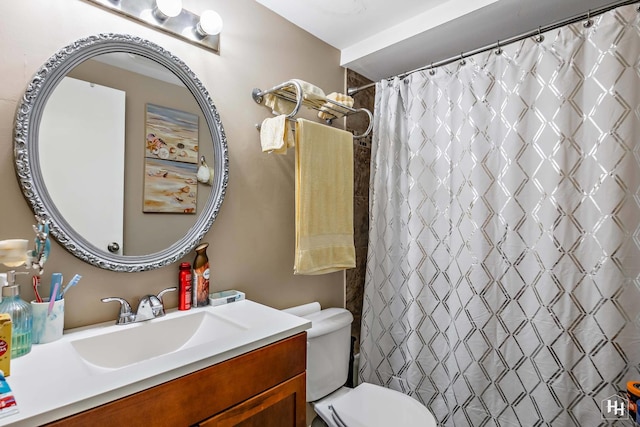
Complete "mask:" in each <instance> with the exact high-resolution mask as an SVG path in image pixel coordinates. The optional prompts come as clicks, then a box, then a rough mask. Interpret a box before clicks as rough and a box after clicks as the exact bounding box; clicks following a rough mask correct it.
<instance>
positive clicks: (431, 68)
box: [429, 62, 436, 76]
mask: <svg viewBox="0 0 640 427" xmlns="http://www.w3.org/2000/svg"><path fill="white" fill-rule="evenodd" d="M429 74H430V75H432V76H435V75H436V70H435V68H433V62H432V63H431V67H430V68H429Z"/></svg>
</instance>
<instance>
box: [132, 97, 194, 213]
mask: <svg viewBox="0 0 640 427" xmlns="http://www.w3.org/2000/svg"><path fill="white" fill-rule="evenodd" d="M145 135H146V141H145V156H144V161H145V165H144V203H143V212H145V213H152V212H163V213H186V214H195V213H196V200H197V195H198V181H197V179H196V175H197V171H198V116H197V115H196V114H192V113H188V112H185V111H180V110H175V109H173V108H167V107H161V106H159V105H154V104H147V109H146V120H145Z"/></svg>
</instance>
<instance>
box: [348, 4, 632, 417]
mask: <svg viewBox="0 0 640 427" xmlns="http://www.w3.org/2000/svg"><path fill="white" fill-rule="evenodd" d="M638 15H639V14H638V12H637V11H636V9H635V7H634V6H624V7H619V8H617V9H615V10H613V11H610V12H607V13H606V14H603V15H600V16H598V17H593V18H592V20H593V21H594V22H593V25H591V26H585V25H583V23H582V22H580V23H576V24H573V25H568V26H565V27H562V28H560V29H558V30H554V31H551V32H549V33H546V34H543V36H544V40H543V41H541V42H540V41H538V40H536V38H535V37H534V38H531V39H526V40H524V41H521V42H518V43H514V44H511V45H508V46H504V47H503V48H502V49H500V50H493V51H488V52H484V53H481V54H478V55H475V56H473V57H469V58H465V59H464V60H463V61H458V62H456V63H454V64H451V65H448V66H444V67H440V68H438V69H436V70H434V71H423V72H416V73H413V74H411V75H410V76H409V77H407V78H404V79H398V78H396V79H394V80H393V81H389V82H388V81H386V80H385V81H382V82H379V83H377V86H376V100H375V120H374V125H375V127H374V140H373V146H372V164H371V190H370V191H371V193H370V194H371V198H370V224H371V225H370V237H369V250H368V257H367V273H366V280H365V295H364V306H363V318H362V331H361V334H362V335H361V346H360V380H361V381H364V382H371V383H376V384H381V385H384V386H387V387H390V388H392V389H396V390H400V391H402V392H404V393H406V394H408V395H410V396H412V397H414V398H416V399H417V400H419V401H420V402H422V403H423V404H425V405H426V406H427V407H428V408H429V409H430V411H431V412H432V413H433V414H434V416H435V417H436V419H437V420H438V422H439V423H440V425H443V426H473V427H477V426H494V425H496V426H542V425H547V426H560V427H564V426H580V427H591V426H598V425H602V426H605V425H607V426H608V425H630V424H629V421H624V422H622V421H620V420H621V419H622V418H621V416H620V413H619V412H616V411H613V412H611V411H609V412H606V413H605V412H603V404H605V402H612V401H610V400H607V399H609V398H610V397H615V396H616V395H618V394H621V393H622V394H621V396H622V397H625V396H624V390H625V389H626V383H627V381H632V380H638V381H640V368H639V363H640V339H639V337H640V327H639V326H638V325H639V324H640V321H639V313H640V290H639V289H640V142H639V141H640V67H639V58H640V27H639V24H640V20H639V17H638ZM625 414H626V413H625Z"/></svg>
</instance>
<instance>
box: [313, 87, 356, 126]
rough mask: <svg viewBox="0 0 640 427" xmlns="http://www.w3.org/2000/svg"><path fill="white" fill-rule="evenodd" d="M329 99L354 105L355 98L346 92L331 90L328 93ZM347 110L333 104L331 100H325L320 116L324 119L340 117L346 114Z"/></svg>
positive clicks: (349, 105) (348, 105)
mask: <svg viewBox="0 0 640 427" xmlns="http://www.w3.org/2000/svg"><path fill="white" fill-rule="evenodd" d="M327 99H330V100H332V101H336V102H339V103H340V104H342V105H345V106H347V107H353V98H352V97H350V96H349V95H345V94H344V93H337V92H331V93H330V94H329V95H327ZM347 111H348V110H345V109H341V108H340V107H339V106H338V105H335V104H332V103H331V102H325V103H324V105H323V106H322V107H320V111H319V112H318V117H319V118H321V119H322V120H332V119H339V118H340V117H342V116H344V115H345V114H346V113H347Z"/></svg>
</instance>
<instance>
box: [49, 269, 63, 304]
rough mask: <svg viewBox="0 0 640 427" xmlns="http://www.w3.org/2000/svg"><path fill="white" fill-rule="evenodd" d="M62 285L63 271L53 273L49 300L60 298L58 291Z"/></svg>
mask: <svg viewBox="0 0 640 427" xmlns="http://www.w3.org/2000/svg"><path fill="white" fill-rule="evenodd" d="M61 286H62V273H53V274H52V275H51V291H50V292H49V302H51V301H55V300H57V299H58V291H59V290H60V287H61Z"/></svg>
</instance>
